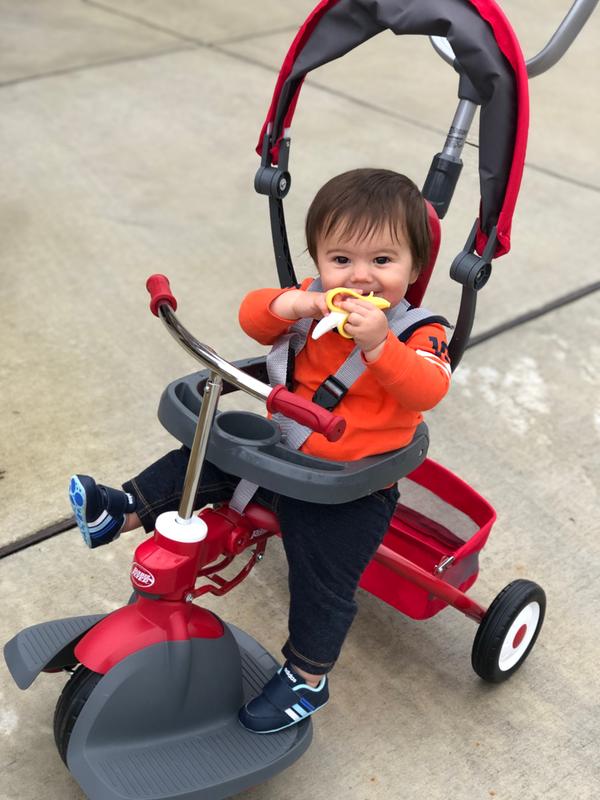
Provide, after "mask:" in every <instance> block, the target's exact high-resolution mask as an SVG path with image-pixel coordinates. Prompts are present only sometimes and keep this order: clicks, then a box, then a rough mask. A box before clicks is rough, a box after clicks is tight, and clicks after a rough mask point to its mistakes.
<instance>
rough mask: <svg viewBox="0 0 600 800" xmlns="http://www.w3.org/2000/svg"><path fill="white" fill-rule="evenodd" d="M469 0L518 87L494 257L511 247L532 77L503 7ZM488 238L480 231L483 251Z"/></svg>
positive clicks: (479, 245) (483, 0)
mask: <svg viewBox="0 0 600 800" xmlns="http://www.w3.org/2000/svg"><path fill="white" fill-rule="evenodd" d="M469 2H470V3H472V5H474V6H475V8H476V9H477V11H478V12H479V14H480V15H481V17H483V19H484V20H485V21H486V22H487V23H488V25H489V26H490V27H491V29H492V31H493V33H494V38H495V39H496V41H497V43H498V47H499V48H500V51H501V52H502V55H503V56H504V57H505V58H506V59H507V60H508V62H509V64H510V65H511V67H512V68H513V71H514V73H515V83H516V88H517V127H516V132H515V144H514V148H513V158H512V165H511V169H510V174H509V176H508V182H507V184H506V191H505V193H504V201H503V203H502V209H501V211H500V214H499V216H498V222H497V232H496V235H497V237H498V248H497V250H496V254H495V256H494V257H495V258H499V257H500V256H503V255H504V254H505V253H508V251H509V250H510V232H511V227H512V218H513V214H514V211H515V205H516V203H517V197H518V195H519V189H520V186H521V179H522V177H523V167H524V166H525V152H526V150H527V132H528V130H529V79H528V77H527V65H526V63H525V58H524V56H523V51H522V50H521V45H520V44H519V40H518V39H517V37H516V34H515V32H514V31H513V29H512V26H511V24H510V22H509V21H508V19H507V18H506V15H505V14H504V13H503V11H502V10H501V9H500V7H499V6H497V5H496V3H490V2H489V0H469ZM486 242H487V236H486V234H485V233H484V232H483V231H482V230H481V229H480V230H479V231H478V232H477V242H476V245H475V247H476V250H477V252H478V253H479V255H481V254H482V253H483V251H484V249H485V245H486Z"/></svg>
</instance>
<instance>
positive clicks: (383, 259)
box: [375, 256, 391, 265]
mask: <svg viewBox="0 0 600 800" xmlns="http://www.w3.org/2000/svg"><path fill="white" fill-rule="evenodd" d="M390 261H391V259H390V258H389V257H388V256H377V258H376V259H375V263H376V264H380V265H383V264H389V263H390Z"/></svg>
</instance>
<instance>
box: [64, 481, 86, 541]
mask: <svg viewBox="0 0 600 800" xmlns="http://www.w3.org/2000/svg"><path fill="white" fill-rule="evenodd" d="M69 500H70V502H71V508H72V509H73V513H74V514H75V522H76V523H77V527H78V528H79V530H80V531H81V535H82V536H83V540H84V542H85V543H86V544H87V546H88V547H90V548H91V546H92V536H91V533H90V529H89V527H88V524H87V522H86V519H85V511H86V507H87V495H86V493H85V489H84V487H83V484H82V483H81V481H80V480H79V478H78V477H77V475H73V477H72V478H71V481H70V483H69Z"/></svg>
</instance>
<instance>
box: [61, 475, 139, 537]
mask: <svg viewBox="0 0 600 800" xmlns="http://www.w3.org/2000/svg"><path fill="white" fill-rule="evenodd" d="M69 500H70V501H71V508H72V509H73V513H74V514H75V521H76V522H77V525H78V527H79V530H80V531H81V535H82V536H83V541H84V542H85V543H86V544H87V546H88V547H100V545H103V544H108V543H109V542H114V540H115V539H117V538H118V537H119V534H120V533H121V529H122V528H123V525H124V524H125V514H128V513H129V512H131V511H135V508H136V505H137V502H136V499H135V497H133V496H132V495H130V494H127V493H126V492H123V491H121V490H120V489H111V487H110V486H102V485H100V484H97V483H96V481H95V480H94V479H93V478H90V476H89V475H73V477H72V478H71V480H70V482H69Z"/></svg>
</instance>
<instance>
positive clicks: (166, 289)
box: [146, 275, 177, 317]
mask: <svg viewBox="0 0 600 800" xmlns="http://www.w3.org/2000/svg"><path fill="white" fill-rule="evenodd" d="M146 289H148V291H149V292H150V311H151V312H152V313H153V314H154V316H155V317H158V304H159V303H168V304H169V305H170V306H171V308H172V309H173V311H177V300H176V299H175V297H174V296H173V295H172V294H171V286H170V285H169V279H168V278H167V276H166V275H150V277H149V278H148V280H147V281H146Z"/></svg>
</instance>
